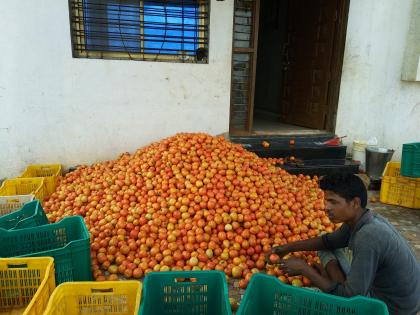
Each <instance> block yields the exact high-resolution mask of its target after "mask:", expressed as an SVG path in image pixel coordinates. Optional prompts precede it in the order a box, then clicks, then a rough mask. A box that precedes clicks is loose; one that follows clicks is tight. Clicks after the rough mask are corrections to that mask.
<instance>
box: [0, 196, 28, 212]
mask: <svg viewBox="0 0 420 315" xmlns="http://www.w3.org/2000/svg"><path fill="white" fill-rule="evenodd" d="M33 199H34V195H21V196H20V195H16V196H0V217H1V216H2V215H6V214H9V213H11V212H14V211H16V210H19V209H20V208H22V207H23V205H24V204H25V203H27V202H30V201H32V200H33Z"/></svg>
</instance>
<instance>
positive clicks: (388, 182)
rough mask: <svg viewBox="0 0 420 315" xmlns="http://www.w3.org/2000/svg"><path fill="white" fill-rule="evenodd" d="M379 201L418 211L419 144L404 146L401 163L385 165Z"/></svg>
mask: <svg viewBox="0 0 420 315" xmlns="http://www.w3.org/2000/svg"><path fill="white" fill-rule="evenodd" d="M380 200H381V202H383V203H386V204H391V205H397V206H403V207H407V208H413V209H420V143H418V142H417V143H408V144H404V145H403V152H402V158H401V163H399V162H388V163H387V165H386V167H385V170H384V173H383V177H382V184H381V192H380Z"/></svg>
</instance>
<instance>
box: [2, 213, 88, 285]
mask: <svg viewBox="0 0 420 315" xmlns="http://www.w3.org/2000/svg"><path fill="white" fill-rule="evenodd" d="M41 256H51V257H53V258H54V263H55V280H56V283H57V285H58V284H60V283H62V282H67V281H89V280H92V273H91V260H90V241H89V232H88V230H87V228H86V225H85V222H84V221H83V218H82V217H80V216H74V217H67V218H64V219H63V220H61V221H60V222H58V223H54V224H47V225H42V226H38V227H32V228H27V229H21V230H4V229H0V257H41Z"/></svg>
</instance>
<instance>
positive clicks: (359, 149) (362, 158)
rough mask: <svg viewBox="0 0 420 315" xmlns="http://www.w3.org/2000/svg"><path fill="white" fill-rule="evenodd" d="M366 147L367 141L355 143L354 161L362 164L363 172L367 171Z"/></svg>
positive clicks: (360, 167) (356, 141)
mask: <svg viewBox="0 0 420 315" xmlns="http://www.w3.org/2000/svg"><path fill="white" fill-rule="evenodd" d="M366 147H367V142H366V141H359V140H355V141H353V151H352V159H353V161H356V162H359V163H360V166H359V169H360V170H361V171H365V170H366Z"/></svg>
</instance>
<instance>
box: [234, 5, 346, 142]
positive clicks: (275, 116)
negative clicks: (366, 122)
mask: <svg viewBox="0 0 420 315" xmlns="http://www.w3.org/2000/svg"><path fill="white" fill-rule="evenodd" d="M349 1H350V0H345V1H344V0H311V1H307V0H263V1H258V0H255V1H254V2H255V5H254V6H253V7H252V8H251V7H250V6H249V8H250V10H251V9H252V10H253V12H252V13H253V14H254V18H253V19H252V22H251V23H250V24H252V25H250V36H249V38H250V39H251V40H250V41H249V42H250V44H249V48H246V49H244V48H242V47H241V45H243V42H241V41H240V40H239V39H241V38H243V37H242V36H243V33H244V26H243V24H241V23H243V21H244V20H243V19H237V17H238V16H240V17H241V18H242V17H243V13H244V9H243V6H241V0H236V1H235V25H234V43H233V47H234V49H233V59H232V69H233V70H232V102H231V128H230V133H231V134H244V133H245V134H251V135H290V134H293V135H314V134H321V133H325V132H333V131H334V129H335V119H336V111H337V105H338V93H339V86H340V80H341V69H342V62H343V52H344V42H345V34H346V26H347V16H348V8H349ZM248 3H249V1H248ZM247 13H248V17H251V16H252V14H251V13H250V12H247ZM236 21H238V22H239V23H237V22H236ZM247 21H251V19H248V20H247ZM236 23H237V24H236ZM238 25H239V26H238ZM251 29H252V31H251ZM247 45H248V43H247ZM246 54H248V58H243V57H244V56H245V57H246ZM238 57H242V59H241V58H238ZM244 60H246V61H244ZM244 69H245V70H244ZM248 69H249V71H248ZM244 71H246V73H245V74H246V75H247V76H244ZM240 80H242V81H240ZM245 80H247V82H244V81H245ZM238 83H240V85H238ZM244 87H247V88H248V91H247V92H248V93H247V94H245V93H244ZM238 96H240V97H238ZM244 97H247V102H244ZM237 100H239V101H240V103H239V102H238V104H236V103H235V102H236V101H237ZM239 104H246V110H244V109H243V108H240V107H239V106H238V105H239ZM239 113H240V114H241V115H242V116H240V114H239ZM238 117H241V118H243V117H245V118H246V120H244V119H242V120H239V119H238ZM238 121H241V122H244V123H243V124H242V125H239V124H238V123H237V122H238ZM235 123H236V124H235Z"/></svg>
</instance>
